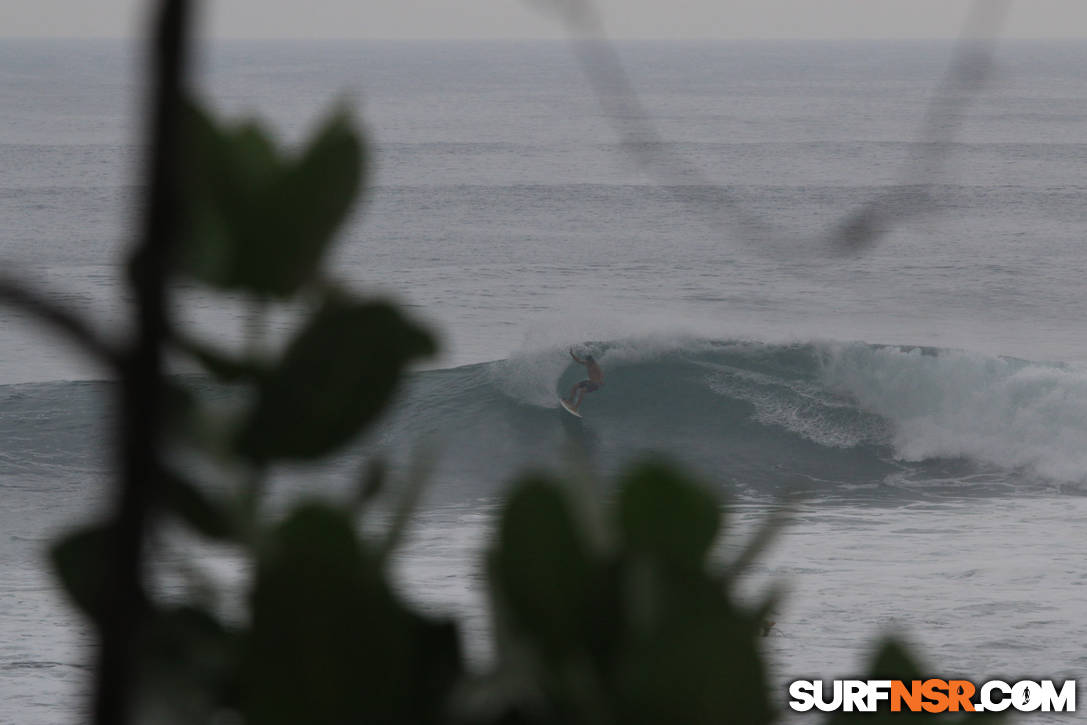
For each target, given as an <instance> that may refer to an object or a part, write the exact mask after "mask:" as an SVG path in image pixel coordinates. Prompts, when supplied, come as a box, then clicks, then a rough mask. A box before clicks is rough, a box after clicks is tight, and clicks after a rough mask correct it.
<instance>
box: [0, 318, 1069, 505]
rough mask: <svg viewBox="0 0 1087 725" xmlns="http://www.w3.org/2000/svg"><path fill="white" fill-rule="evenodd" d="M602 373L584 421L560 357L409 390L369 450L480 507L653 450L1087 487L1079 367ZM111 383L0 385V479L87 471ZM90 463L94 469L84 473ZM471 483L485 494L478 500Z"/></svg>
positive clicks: (828, 345)
mask: <svg viewBox="0 0 1087 725" xmlns="http://www.w3.org/2000/svg"><path fill="white" fill-rule="evenodd" d="M583 349H588V350H591V351H592V352H593V353H594V354H595V355H596V357H597V359H598V360H599V361H600V362H601V364H602V366H603V368H604V370H605V373H606V384H605V386H604V388H603V389H602V390H601V391H599V392H597V393H593V394H590V395H588V396H586V398H585V402H584V404H583V408H582V412H583V413H584V415H585V418H584V420H583V421H576V420H575V419H573V418H572V417H570V416H569V415H567V414H566V413H564V412H563V411H561V410H560V409H559V408H558V397H559V395H560V394H561V395H566V394H568V393H569V390H570V388H571V387H572V386H573V384H574V383H576V382H577V381H578V380H579V379H581V378H582V377H583V370H582V369H581V368H580V366H577V365H574V364H573V363H572V362H571V361H570V359H569V357H568V356H567V354H566V351H565V350H563V349H557V348H556V349H546V350H537V351H534V352H530V353H523V354H518V355H514V356H511V357H510V358H509V359H506V360H500V361H495V362H488V363H479V364H475V365H467V366H464V367H457V368H449V369H443V370H431V371H425V372H420V373H417V374H415V375H413V376H412V377H411V379H410V381H409V382H408V384H407V385H406V388H405V390H404V392H403V393H402V394H401V396H400V397H399V399H398V401H397V403H396V405H395V406H394V409H393V411H392V412H391V413H390V414H389V415H388V416H387V417H386V418H385V419H384V420H383V421H382V422H381V423H380V424H379V425H378V426H377V428H376V429H375V430H374V431H372V432H371V433H370V434H369V435H368V436H366V438H365V439H364V441H363V444H362V445H363V447H364V449H366V450H367V451H371V452H372V451H381V452H382V453H383V454H386V455H389V456H391V457H392V458H393V459H394V460H395V459H396V457H397V456H400V455H405V454H406V453H407V452H410V450H411V449H412V447H413V446H414V445H415V444H416V443H417V442H418V441H420V440H422V439H424V438H428V437H429V438H436V439H437V440H438V441H439V443H440V449H441V453H440V457H439V463H440V465H439V468H438V471H437V473H436V477H438V478H439V479H443V480H445V481H447V482H448V484H449V488H450V489H451V490H455V491H474V492H476V493H478V492H480V490H482V489H487V488H491V487H494V486H497V485H498V483H499V482H501V481H504V480H507V479H508V477H509V475H510V474H511V473H513V472H514V471H518V470H521V469H523V468H524V467H526V466H528V467H533V466H544V467H546V466H551V465H554V464H555V463H557V462H559V461H560V460H561V457H562V456H563V455H564V454H565V453H568V452H570V451H571V450H573V451H575V452H576V454H577V455H581V456H583V457H585V458H586V459H587V460H588V461H590V462H591V463H592V464H594V465H595V466H596V467H598V468H600V469H602V470H605V471H609V470H612V469H617V468H618V467H620V466H621V465H622V463H623V462H624V461H626V460H628V459H629V458H630V457H631V456H635V455H638V454H640V453H644V452H647V451H653V450H659V451H664V452H667V453H668V454H669V455H671V456H673V457H675V458H678V459H680V460H683V461H685V462H687V463H689V464H691V465H693V466H695V467H696V468H699V469H701V470H703V471H705V472H707V473H709V474H710V475H712V476H715V477H717V478H719V479H722V480H726V481H732V482H736V483H738V484H740V485H741V486H742V487H745V488H747V489H750V490H759V489H766V488H768V487H773V485H774V484H786V485H788V484H790V483H793V484H796V483H802V484H804V485H807V486H821V485H831V486H832V485H833V484H835V483H847V484H848V483H863V484H872V483H875V484H878V483H880V482H884V481H888V480H891V479H894V478H901V477H902V475H903V474H904V473H905V474H906V475H907V476H908V477H909V478H910V479H911V480H914V481H924V480H925V479H926V478H930V479H932V480H935V479H938V478H939V479H943V478H946V476H947V471H948V470H951V471H953V473H952V477H953V478H954V477H956V476H957V477H959V478H961V479H962V480H969V479H970V477H971V476H974V475H977V474H979V473H984V475H986V476H988V477H989V479H990V480H991V479H992V477H993V476H996V477H997V478H1000V479H1002V480H1006V481H1009V482H1022V481H1032V480H1038V481H1056V482H1064V483H1083V482H1085V481H1087V445H1085V444H1084V441H1087V369H1084V368H1081V367H1075V366H1071V365H1064V364H1047V363H1037V362H1029V361H1024V360H1016V359H1009V358H994V357H987V356H983V355H979V354H974V353H969V352H962V351H954V350H937V349H923V348H916V347H897V346H880V345H869V344H864V343H838V342H808V343H797V344H768V343H761V342H753V341H739V340H733V341H712V340H684V341H679V340H671V341H669V340H662V339H638V340H620V341H611V342H599V343H588V344H586V345H585V346H583ZM108 387H109V386H108V384H106V383H95V382H85V381H84V382H73V381H67V382H53V383H33V384H20V385H7V386H0V440H3V442H4V443H3V446H2V452H0V474H3V475H8V476H16V477H25V476H34V475H35V474H49V473H52V472H55V471H57V470H61V471H69V472H78V471H82V470H87V469H88V468H89V469H94V468H96V467H97V464H100V463H101V461H103V460H104V459H105V458H106V456H104V455H103V447H104V446H106V445H107V443H108V431H107V426H105V425H104V424H105V423H106V420H105V419H103V417H102V414H101V413H100V412H99V411H100V409H101V408H102V402H103V401H104V400H105V399H106V397H107V392H108ZM88 461H91V463H88ZM480 482H485V485H483V484H481V483H480Z"/></svg>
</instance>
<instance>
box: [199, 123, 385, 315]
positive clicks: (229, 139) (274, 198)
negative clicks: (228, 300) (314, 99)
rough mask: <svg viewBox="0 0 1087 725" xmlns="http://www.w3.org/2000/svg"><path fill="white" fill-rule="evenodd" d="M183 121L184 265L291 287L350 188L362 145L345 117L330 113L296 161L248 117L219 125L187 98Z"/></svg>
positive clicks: (309, 264)
mask: <svg viewBox="0 0 1087 725" xmlns="http://www.w3.org/2000/svg"><path fill="white" fill-rule="evenodd" d="M187 119H188V123H187V124H186V128H187V130H188V147H187V151H188V153H187V154H186V157H185V161H186V175H185V188H186V190H187V192H188V193H187V198H188V199H189V202H190V204H189V213H188V218H189V223H190V228H189V230H188V232H189V233H188V235H187V237H186V244H185V249H184V253H183V254H182V258H181V264H182V267H183V269H184V270H185V271H186V272H187V273H188V274H190V275H192V276H193V277H195V278H196V279H199V280H201V281H203V282H206V283H207V284H210V285H213V286H216V287H220V288H223V289H240V290H246V291H249V292H253V293H256V294H260V295H271V296H278V297H286V296H289V295H291V294H293V293H295V292H296V291H297V290H298V289H299V288H300V287H301V286H302V285H303V284H305V283H306V282H308V281H311V280H312V279H313V278H314V276H315V273H316V271H317V268H318V266H319V264H320V262H321V259H322V258H323V256H324V254H325V252H326V250H327V249H328V246H329V244H330V243H331V241H332V238H333V234H334V232H335V231H336V229H337V228H338V227H339V226H340V224H341V223H342V222H343V221H344V219H345V218H346V216H347V213H348V211H349V210H350V208H351V205H352V203H353V201H354V199H355V197H356V195H357V193H358V191H359V187H360V184H361V181H362V176H363V156H364V147H363V144H362V141H361V139H360V138H359V136H358V134H357V133H356V132H355V130H354V128H353V126H352V123H351V119H350V116H349V114H348V113H347V111H346V110H340V111H338V112H336V113H334V114H333V115H332V116H331V117H330V118H329V119H328V120H327V121H326V122H325V123H324V124H323V125H322V127H321V128H320V129H319V130H318V131H317V133H316V134H314V136H313V137H312V138H311V140H310V141H309V143H308V144H307V146H306V147H305V148H304V149H303V150H302V152H301V154H300V155H299V156H298V157H297V158H295V159H291V158H287V157H284V156H281V155H279V154H278V153H277V152H276V150H275V148H274V145H273V144H272V142H271V140H270V139H269V138H268V136H267V135H266V134H265V133H264V132H263V131H262V130H261V129H260V128H259V127H258V126H256V125H255V124H252V123H247V124H244V125H241V126H239V127H237V128H236V129H230V128H221V127H218V126H217V125H216V124H215V122H214V121H213V120H212V119H211V118H210V116H208V115H207V114H205V113H204V112H203V111H202V110H201V109H200V108H199V106H197V105H196V104H190V106H189V111H188V114H187Z"/></svg>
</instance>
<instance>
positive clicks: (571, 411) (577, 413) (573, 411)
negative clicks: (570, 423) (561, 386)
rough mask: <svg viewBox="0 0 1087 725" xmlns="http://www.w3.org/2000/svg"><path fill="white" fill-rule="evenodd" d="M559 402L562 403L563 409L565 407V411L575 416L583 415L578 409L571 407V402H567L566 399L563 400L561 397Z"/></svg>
mask: <svg viewBox="0 0 1087 725" xmlns="http://www.w3.org/2000/svg"><path fill="white" fill-rule="evenodd" d="M559 403H560V404H561V405H562V407H563V409H564V410H565V411H566V412H567V413H569V414H570V415H572V416H574V417H575V418H580V417H581V413H579V412H577V411H576V410H574V409H573V408H571V407H570V404H569V403H567V402H566V401H565V400H563V399H562V398H559Z"/></svg>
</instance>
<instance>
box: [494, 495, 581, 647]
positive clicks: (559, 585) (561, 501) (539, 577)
mask: <svg viewBox="0 0 1087 725" xmlns="http://www.w3.org/2000/svg"><path fill="white" fill-rule="evenodd" d="M496 544H497V545H496V547H495V549H494V551H492V553H491V557H490V564H491V579H492V584H493V586H494V587H495V589H496V594H497V596H498V598H499V601H500V602H501V603H502V604H503V605H504V607H505V608H507V609H506V610H507V612H508V615H509V617H510V618H511V624H512V625H514V626H515V627H516V629H517V631H518V632H520V633H521V634H522V635H525V636H527V637H529V638H531V639H533V640H534V641H535V642H536V646H537V647H539V648H540V649H541V650H543V651H545V652H548V653H550V654H556V653H559V652H562V651H565V650H568V649H569V648H570V647H578V646H587V645H589V644H590V643H591V642H592V640H593V639H595V637H594V636H593V633H592V632H591V631H590V629H591V625H592V624H593V622H592V621H591V618H590V614H591V604H592V601H591V598H592V594H593V593H594V592H593V589H594V587H593V584H594V581H596V577H594V571H593V569H594V567H593V561H592V558H591V553H590V551H589V550H588V548H587V545H586V541H585V539H584V538H583V537H582V535H581V532H580V531H579V530H578V527H577V522H576V520H575V518H574V516H573V515H572V512H571V511H570V508H569V505H568V503H567V501H566V500H565V498H564V496H563V493H562V492H561V490H560V489H559V488H558V487H557V486H555V485H554V484H552V483H549V482H547V481H544V480H541V479H528V480H526V481H525V482H524V483H522V484H521V485H520V486H519V487H518V488H517V489H516V490H515V491H514V493H513V494H512V496H511V498H510V500H509V502H508V503H507V504H506V508H505V511H504V512H503V514H502V521H501V524H500V528H499V532H498V539H497V542H496Z"/></svg>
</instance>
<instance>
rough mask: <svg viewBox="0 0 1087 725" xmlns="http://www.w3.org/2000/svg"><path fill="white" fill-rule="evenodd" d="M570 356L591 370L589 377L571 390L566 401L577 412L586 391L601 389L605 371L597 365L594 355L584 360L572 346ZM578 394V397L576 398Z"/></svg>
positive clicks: (591, 391)
mask: <svg viewBox="0 0 1087 725" xmlns="http://www.w3.org/2000/svg"><path fill="white" fill-rule="evenodd" d="M570 357H572V358H574V362H576V363H578V364H580V365H584V366H585V368H586V369H587V370H588V371H589V379H588V380H582V381H581V382H580V383H578V384H577V385H575V386H574V387H573V388H571V390H570V397H568V398H566V402H568V403H569V404H570V407H571V408H573V411H574V412H575V413H576V412H577V409H578V408H580V407H581V399H582V398H584V397H585V393H593V392H596V391H597V390H600V388H601V387H603V385H604V371H603V370H601V369H600V366H599V365H597V363H596V360H594V359H593V356H592V355H586V356H585V359H584V360H582V359H581V358H579V357H578V356H577V355H575V354H574V348H570ZM574 395H577V398H576V399H575V398H574Z"/></svg>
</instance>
